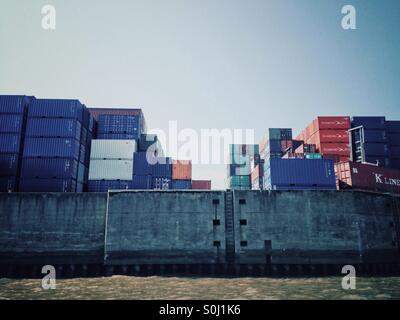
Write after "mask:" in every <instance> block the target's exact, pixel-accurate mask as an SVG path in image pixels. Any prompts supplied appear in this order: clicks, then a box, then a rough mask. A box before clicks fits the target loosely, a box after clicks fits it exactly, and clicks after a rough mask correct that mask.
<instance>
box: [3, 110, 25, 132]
mask: <svg viewBox="0 0 400 320" xmlns="http://www.w3.org/2000/svg"><path fill="white" fill-rule="evenodd" d="M23 120H24V115H22V114H0V133H19V132H21V131H22V129H23Z"/></svg>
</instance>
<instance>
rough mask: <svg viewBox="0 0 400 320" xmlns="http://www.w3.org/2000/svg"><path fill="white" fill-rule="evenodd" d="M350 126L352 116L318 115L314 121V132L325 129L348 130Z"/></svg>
mask: <svg viewBox="0 0 400 320" xmlns="http://www.w3.org/2000/svg"><path fill="white" fill-rule="evenodd" d="M350 127H351V123H350V117H318V118H316V119H315V120H314V121H313V132H317V131H319V130H324V129H327V130H338V129H342V130H348V129H350Z"/></svg>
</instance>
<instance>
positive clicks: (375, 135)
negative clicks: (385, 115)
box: [364, 130, 387, 143]
mask: <svg viewBox="0 0 400 320" xmlns="http://www.w3.org/2000/svg"><path fill="white" fill-rule="evenodd" d="M364 141H365V142H383V143H384V142H386V141H387V135H386V131H385V130H364Z"/></svg>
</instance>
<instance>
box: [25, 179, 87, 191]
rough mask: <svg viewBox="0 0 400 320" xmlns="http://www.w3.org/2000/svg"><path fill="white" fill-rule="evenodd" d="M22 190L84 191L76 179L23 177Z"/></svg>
mask: <svg viewBox="0 0 400 320" xmlns="http://www.w3.org/2000/svg"><path fill="white" fill-rule="evenodd" d="M19 191H21V192H82V185H80V187H79V186H78V184H77V182H76V180H74V179H30V178H27V179H21V181H20V185H19Z"/></svg>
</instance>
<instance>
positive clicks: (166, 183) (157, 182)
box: [152, 177, 172, 190]
mask: <svg viewBox="0 0 400 320" xmlns="http://www.w3.org/2000/svg"><path fill="white" fill-rule="evenodd" d="M152 187H153V189H155V190H169V189H171V188H172V180H171V179H170V178H164V177H162V178H160V177H153V183H152Z"/></svg>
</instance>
